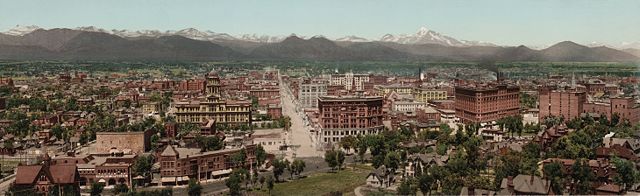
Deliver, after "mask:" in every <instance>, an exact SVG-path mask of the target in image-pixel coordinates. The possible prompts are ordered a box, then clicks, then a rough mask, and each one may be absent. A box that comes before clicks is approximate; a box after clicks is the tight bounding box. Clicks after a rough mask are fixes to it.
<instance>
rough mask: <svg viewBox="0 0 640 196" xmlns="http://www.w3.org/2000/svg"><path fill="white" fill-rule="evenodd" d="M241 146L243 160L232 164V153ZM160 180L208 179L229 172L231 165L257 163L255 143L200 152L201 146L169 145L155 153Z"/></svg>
mask: <svg viewBox="0 0 640 196" xmlns="http://www.w3.org/2000/svg"><path fill="white" fill-rule="evenodd" d="M243 149H244V151H245V154H246V160H245V161H244V164H241V165H235V164H234V163H233V162H232V161H231V156H232V155H233V154H235V153H239V152H241V151H242V150H243ZM158 163H160V176H161V181H162V182H161V183H162V184H184V183H187V182H188V181H189V180H190V179H196V180H208V179H215V178H221V177H223V176H226V175H229V174H230V173H231V170H232V169H233V168H238V167H248V166H250V165H252V164H254V163H256V158H255V145H248V146H245V147H244V148H235V149H224V150H216V151H207V152H202V151H201V149H200V148H181V147H176V146H172V145H169V146H167V147H166V148H165V149H164V150H163V151H162V153H160V155H159V157H158Z"/></svg>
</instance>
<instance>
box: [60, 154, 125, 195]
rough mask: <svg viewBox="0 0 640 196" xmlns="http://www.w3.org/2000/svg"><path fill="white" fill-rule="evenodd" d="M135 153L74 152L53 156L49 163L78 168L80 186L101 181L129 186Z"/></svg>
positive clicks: (107, 183)
mask: <svg viewBox="0 0 640 196" xmlns="http://www.w3.org/2000/svg"><path fill="white" fill-rule="evenodd" d="M136 157H137V155H123V154H117V155H98V154H93V155H90V154H77V155H76V154H74V153H71V152H70V153H67V154H66V155H60V156H55V157H53V158H52V159H51V165H60V166H74V167H77V168H78V174H79V180H78V183H79V184H80V186H86V185H91V184H92V183H103V184H104V185H106V186H111V185H116V184H126V185H127V186H129V187H130V186H131V178H132V177H133V176H131V172H132V171H131V166H132V165H133V163H134V161H135V159H136Z"/></svg>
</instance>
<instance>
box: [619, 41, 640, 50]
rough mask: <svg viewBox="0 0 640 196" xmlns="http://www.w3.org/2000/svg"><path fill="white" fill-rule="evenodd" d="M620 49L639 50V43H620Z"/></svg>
mask: <svg viewBox="0 0 640 196" xmlns="http://www.w3.org/2000/svg"><path fill="white" fill-rule="evenodd" d="M619 48H620V49H628V48H633V49H640V41H638V42H622V44H620V47H619Z"/></svg>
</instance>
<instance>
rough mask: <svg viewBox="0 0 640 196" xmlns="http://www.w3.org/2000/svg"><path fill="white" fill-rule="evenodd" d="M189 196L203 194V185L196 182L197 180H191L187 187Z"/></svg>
mask: <svg viewBox="0 0 640 196" xmlns="http://www.w3.org/2000/svg"><path fill="white" fill-rule="evenodd" d="M187 190H188V194H189V196H200V195H201V194H202V185H200V183H198V182H196V180H193V179H192V180H189V186H188V187H187Z"/></svg>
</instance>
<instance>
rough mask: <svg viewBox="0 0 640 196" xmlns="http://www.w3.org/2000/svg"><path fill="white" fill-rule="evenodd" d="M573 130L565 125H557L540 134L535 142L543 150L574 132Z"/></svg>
mask: <svg viewBox="0 0 640 196" xmlns="http://www.w3.org/2000/svg"><path fill="white" fill-rule="evenodd" d="M573 131H574V130H573V129H569V128H568V127H567V126H566V125H565V124H560V125H555V126H553V127H551V128H548V129H546V130H543V131H541V132H540V133H538V135H537V136H536V138H535V139H534V141H536V142H538V144H540V146H542V147H543V148H547V147H549V146H551V144H552V143H553V142H555V141H556V140H557V139H558V138H560V137H562V136H565V135H567V134H569V133H570V132H573Z"/></svg>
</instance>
